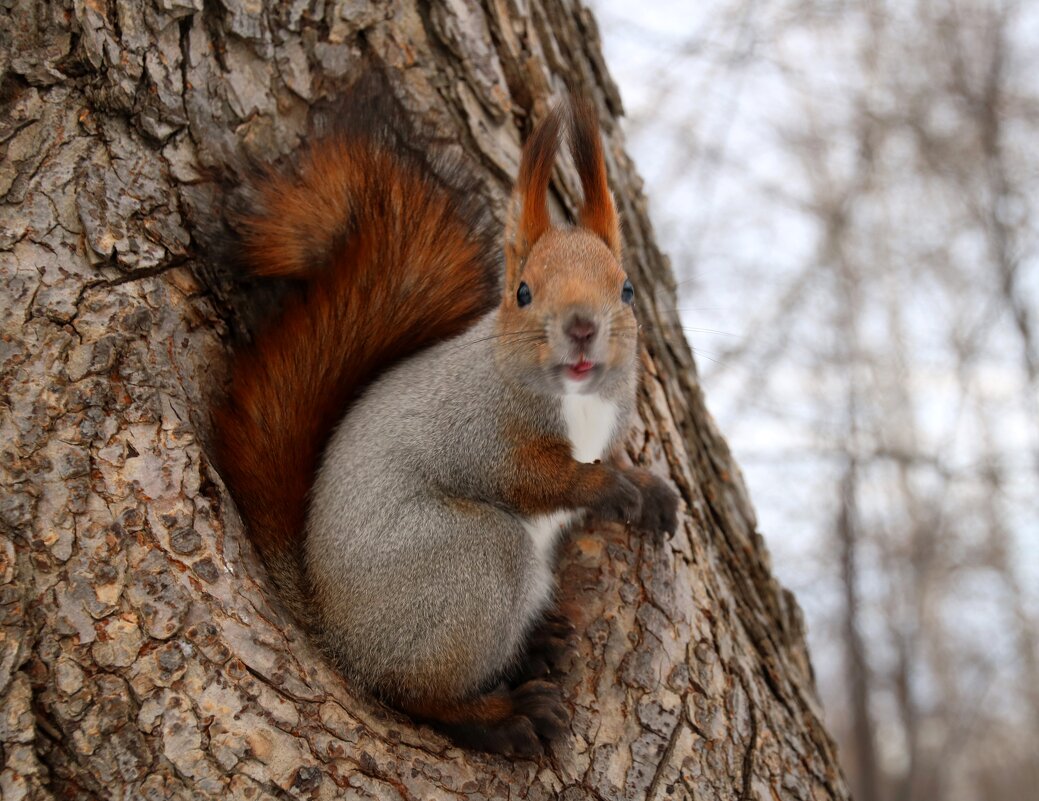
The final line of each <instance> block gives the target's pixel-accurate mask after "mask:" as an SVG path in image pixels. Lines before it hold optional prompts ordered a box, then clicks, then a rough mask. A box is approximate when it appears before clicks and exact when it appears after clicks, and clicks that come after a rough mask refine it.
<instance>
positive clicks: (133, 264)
mask: <svg viewBox="0 0 1039 801" xmlns="http://www.w3.org/2000/svg"><path fill="white" fill-rule="evenodd" d="M146 6H147V7H146ZM3 13H4V15H5V17H4V24H5V31H4V39H5V41H4V43H3V44H4V46H3V47H2V48H0V76H2V87H0V102H2V104H3V114H2V116H0V147H2V148H3V154H4V160H3V163H2V164H0V195H2V199H3V207H2V208H3V223H4V224H3V226H2V228H0V277H2V284H0V293H2V295H0V297H2V300H0V317H2V320H3V336H2V339H0V363H2V371H3V373H2V382H3V383H2V405H0V414H2V421H0V453H2V459H0V470H2V471H3V482H4V492H3V497H2V501H0V504H2V505H0V521H2V533H3V539H2V541H0V542H2V545H3V550H2V552H0V598H2V607H0V608H2V625H3V629H2V633H0V695H2V714H0V758H2V762H3V772H2V774H0V789H2V793H3V798H4V799H20V798H34V799H35V798H50V797H60V798H70V799H73V798H74V799H79V798H84V799H85V798H125V799H129V798H135V799H136V798H149V799H151V798H154V799H185V800H187V799H209V798H213V799H227V798H233V799H239V798H241V799H259V798H286V797H300V798H379V799H382V798H405V799H420V800H423V801H424V800H425V799H434V798H458V797H465V798H504V797H522V798H529V799H538V798H549V797H561V798H566V799H571V800H572V799H581V798H596V799H613V798H645V797H653V798H680V797H686V798H688V797H696V798H736V797H739V798H741V799H748V798H755V799H774V798H784V799H786V798H799V799H823V798H846V797H847V793H846V790H845V785H844V781H843V779H842V777H841V774H840V771H839V769H838V767H837V760H836V755H835V752H834V747H833V745H832V743H831V740H830V738H829V737H828V736H827V734H826V732H825V731H824V729H823V727H822V724H821V722H820V713H819V709H818V704H817V701H816V696H815V690H814V686H813V679H812V674H811V667H810V665H809V661H808V656H807V653H806V650H805V643H804V632H803V630H802V624H801V617H800V612H799V610H798V608H797V605H796V603H795V602H794V600H793V599H792V597H791V596H790V595H789V594H788V593H786V592H785V591H784V590H782V589H781V588H780V587H779V586H778V585H777V584H776V583H775V581H774V580H773V579H772V577H771V575H770V572H769V567H768V561H767V554H766V553H765V549H764V547H763V545H762V542H761V539H760V537H759V535H758V534H757V532H756V530H755V521H754V517H753V512H752V510H751V507H750V503H749V501H748V499H747V497H746V493H745V490H744V487H743V484H742V482H741V479H740V475H739V471H738V469H737V467H736V465H735V464H734V463H733V462H732V459H731V457H730V455H729V451H728V449H727V447H726V445H725V443H724V441H723V440H722V439H721V437H720V436H719V434H718V432H717V431H716V429H715V427H714V424H713V423H712V421H711V418H710V416H709V415H708V414H707V412H706V411H705V409H704V404H703V398H702V396H701V393H700V389H699V386H698V384H697V378H696V372H695V369H694V366H693V362H692V358H691V355H690V352H689V349H688V347H687V346H686V344H685V341H684V339H683V337H682V334H681V329H680V328H679V323H678V316H677V313H676V311H675V309H674V304H675V298H674V290H675V287H674V282H673V278H672V276H671V272H670V269H669V267H668V264H667V262H666V260H665V259H664V257H663V256H661V254H660V253H659V251H658V250H657V248H656V246H655V244H654V241H653V234H652V230H651V228H650V225H649V222H648V219H647V215H646V206H645V200H644V198H643V197H642V196H641V194H640V183H639V179H638V177H637V175H636V174H635V172H634V169H633V168H632V165H631V162H630V161H629V160H628V158H627V156H626V155H625V153H624V150H623V141H622V137H621V134H620V132H619V130H618V128H617V126H616V124H615V123H614V122H613V119H614V118H615V117H617V116H618V115H619V114H620V113H621V107H620V100H619V98H618V95H617V89H616V87H615V86H614V85H613V83H612V82H611V81H610V78H609V75H608V74H607V72H606V68H605V66H604V64H603V59H602V55H601V53H600V50H599V43H598V36H597V31H596V27H595V23H594V21H593V20H592V18H591V16H590V15H589V13H588V12H587V11H586V10H585V9H583V8H582V7H581V6H580V5H578V4H577V3H576V2H573V1H572V0H526V2H520V0H487V2H485V3H483V4H478V3H476V2H475V1H474V0H450V2H445V3H441V4H437V5H436V6H435V7H433V8H429V7H428V6H427V4H424V3H423V4H420V7H419V8H418V9H415V8H412V7H410V4H406V5H404V6H402V5H401V4H398V3H394V2H389V1H388V0H383V1H382V2H376V3H372V4H366V3H363V2H349V1H347V0H309V2H308V1H307V0H294V1H293V2H284V3H276V2H273V0H263V2H261V0H249V1H248V2H246V1H245V0H219V2H218V1H217V0H211V2H205V3H203V0H155V1H154V2H153V3H148V4H145V3H139V2H135V0H64V2H61V1H60V0H51V1H50V2H43V1H42V0H8V2H7V3H5V11H4V12H3ZM372 63H381V64H384V65H387V66H388V67H389V69H390V71H391V73H392V75H393V77H394V79H395V80H396V81H398V82H399V86H400V93H401V95H402V99H403V101H404V102H405V103H406V104H407V106H408V107H409V109H411V110H412V111H413V113H414V115H415V116H416V117H417V118H421V119H422V120H423V121H425V122H426V123H428V124H430V125H431V126H432V127H433V128H434V129H435V130H436V131H438V132H439V133H440V134H442V136H443V137H444V139H445V141H449V142H457V143H458V146H459V147H460V148H462V149H463V150H464V151H465V152H466V153H467V154H469V156H470V157H471V159H472V161H473V163H474V164H475V165H476V167H477V169H478V170H479V171H480V172H481V174H482V175H483V176H484V178H485V185H486V197H487V201H488V202H489V203H490V204H491V205H492V207H493V208H494V209H496V211H497V213H498V215H499V218H500V216H501V212H502V210H503V209H504V200H505V198H506V195H507V192H508V190H509V187H510V182H511V180H512V178H513V176H514V175H515V172H516V168H517V161H518V154H519V144H520V130H521V129H523V128H525V127H526V126H527V124H528V122H529V120H530V118H531V116H532V115H536V114H539V113H541V112H542V111H543V110H544V109H545V108H546V107H547V105H548V103H550V102H551V98H552V96H553V95H555V96H558V93H559V90H560V89H561V88H562V86H563V85H564V80H566V81H570V82H571V83H572V84H573V85H574V86H576V87H578V90H579V91H580V92H582V93H586V94H587V95H588V96H590V97H591V98H592V99H593V100H594V101H595V102H596V103H597V104H598V106H599V109H600V112H601V116H602V118H603V121H604V126H605V134H606V136H607V138H608V150H607V158H608V161H609V168H610V175H611V181H612V184H613V187H614V189H615V190H616V193H617V199H618V203H619V206H620V210H621V213H622V216H623V219H624V224H625V243H626V249H627V267H628V270H629V271H630V273H631V274H632V278H633V280H634V282H635V284H636V286H637V288H638V292H639V294H638V298H639V301H638V314H639V316H640V318H641V320H642V322H643V325H644V332H643V333H644V343H645V352H644V354H643V364H644V368H645V369H644V373H645V380H644V386H643V389H642V390H641V393H640V399H639V412H640V417H641V420H640V422H639V423H638V424H637V425H636V430H635V431H634V432H633V433H632V436H631V438H630V441H629V444H628V456H629V457H630V458H632V459H633V460H640V461H642V462H644V463H647V464H650V465H652V466H653V467H655V468H656V469H658V470H659V471H661V472H662V473H668V474H670V476H671V478H672V480H673V481H674V483H675V484H676V486H677V487H678V488H679V490H680V492H681V495H682V498H683V501H684V504H683V518H682V525H681V527H680V530H679V532H678V533H677V534H676V535H675V536H674V537H673V538H672V539H671V540H669V541H666V542H653V541H650V540H648V539H646V538H645V537H640V536H637V535H634V534H630V533H628V532H626V531H625V530H623V529H622V528H620V527H617V526H599V527H596V528H595V529H594V530H592V529H589V530H583V531H579V532H575V533H574V534H573V536H572V537H571V538H570V540H569V541H568V543H567V544H566V545H565V547H564V548H563V549H562V552H561V564H560V567H559V571H558V575H559V580H560V587H561V593H560V594H561V597H562V599H563V601H564V602H565V603H566V604H567V605H568V607H569V608H571V609H572V610H574V611H575V617H576V623H577V625H578V629H579V634H580V645H579V647H580V659H579V661H578V664H577V666H576V667H575V669H574V670H573V672H572V674H571V675H570V676H569V677H568V679H567V681H566V684H565V686H566V693H567V697H568V699H569V701H570V703H571V704H572V706H573V710H574V722H573V727H572V728H573V732H572V735H571V736H569V737H568V738H567V740H566V741H565V742H563V743H561V744H560V745H559V746H558V747H556V748H555V749H554V750H553V751H552V753H551V754H549V755H547V756H546V757H544V758H543V759H541V760H540V761H523V760H517V761H509V760H505V759H502V758H498V757H492V756H487V755H482V754H474V753H469V752H466V751H462V750H460V749H458V748H454V747H452V746H451V745H450V744H449V743H448V742H447V741H445V740H444V739H443V738H442V737H440V736H439V735H438V734H436V733H435V732H433V731H432V730H430V729H428V728H425V727H420V726H416V725H415V724H413V723H411V722H410V721H409V720H407V719H406V718H404V717H402V716H400V715H398V714H396V713H394V712H392V711H390V710H387V709H385V708H383V707H381V706H379V705H378V704H376V703H374V702H372V701H370V700H366V699H364V698H361V697H355V696H354V695H352V694H351V693H350V691H349V688H348V687H347V686H346V685H345V683H344V682H343V681H342V680H341V679H340V678H339V677H338V676H337V675H336V674H335V673H334V672H333V671H332V670H331V669H330V668H329V667H328V665H326V664H325V663H324V662H322V660H321V659H320V658H319V657H318V656H317V654H316V653H315V651H314V649H313V648H312V647H311V646H310V644H309V643H308V642H307V641H306V640H305V639H304V637H303V636H302V635H301V634H300V632H299V630H298V629H297V628H296V626H295V625H293V623H292V622H291V620H290V619H289V618H288V617H287V616H286V614H285V613H284V611H283V610H282V608H281V606H280V605H279V604H278V602H277V599H276V597H275V596H274V595H273V593H271V592H270V588H269V587H268V585H267V579H266V576H265V574H264V571H263V569H262V567H261V566H260V565H259V563H258V560H257V558H256V556H255V554H254V553H253V551H252V550H251V548H250V546H249V545H248V544H246V543H247V540H246V539H245V537H244V535H243V531H242V527H241V523H240V521H239V519H238V516H237V514H236V513H235V511H234V507H233V505H232V503H231V502H230V500H229V499H228V496H227V494H226V492H225V490H224V487H223V484H222V482H221V480H220V476H219V475H218V474H217V473H216V472H215V470H214V469H213V467H212V464H211V462H210V461H209V459H208V457H207V441H208V415H207V409H208V408H209V406H210V402H211V399H212V398H213V397H214V396H215V395H217V394H218V393H219V392H220V391H221V389H222V387H223V382H224V381H225V379H226V376H227V354H228V352H229V351H230V349H231V346H232V342H231V340H232V339H233V337H232V336H230V334H232V333H240V332H242V331H247V330H248V328H249V327H250V325H251V324H252V323H251V321H252V320H255V319H257V317H258V316H259V315H260V314H261V313H262V310H263V306H264V303H266V304H267V305H270V303H271V301H272V296H271V294H270V293H264V294H262V295H261V294H258V293H257V291H256V289H255V287H253V288H246V289H243V288H242V287H240V286H237V285H236V284H235V282H234V281H233V280H232V276H231V274H230V273H229V272H228V271H227V270H226V269H225V268H224V266H223V265H222V264H221V263H220V260H219V258H216V257H214V256H213V253H214V250H213V249H212V247H204V246H203V245H205V243H207V242H210V241H213V240H214V239H215V236H214V235H215V234H218V233H219V225H217V224H216V223H215V222H214V221H215V220H218V219H219V217H220V214H219V209H220V208H221V207H222V198H221V194H220V189H219V184H218V183H217V182H216V181H215V180H213V176H214V175H215V174H216V172H217V171H218V170H219V169H220V168H222V167H225V166H226V165H227V164H229V163H232V162H233V161H234V160H235V159H236V158H238V159H240V158H241V157H242V156H243V155H245V154H248V155H252V156H258V157H260V158H262V159H265V160H269V159H272V158H275V157H276V156H277V155H279V154H283V153H285V152H288V151H289V150H290V149H291V148H292V147H293V146H295V144H296V143H297V142H298V141H299V139H300V137H301V136H302V135H303V134H304V133H305V131H306V127H307V119H308V115H309V114H310V112H311V110H312V108H313V107H314V106H315V104H318V103H320V102H321V101H322V100H326V99H334V97H335V96H336V94H337V91H338V90H339V89H340V88H341V87H343V86H344V85H345V84H346V83H348V82H349V81H350V80H351V79H352V78H353V77H355V76H356V75H358V74H360V73H361V72H362V71H363V70H364V69H365V65H366V64H372ZM562 175H563V179H564V180H563V181H562V184H563V186H562V187H561V189H560V190H559V192H558V194H557V197H556V199H557V201H559V203H560V204H561V205H563V206H565V207H567V208H569V209H571V210H572V209H573V208H574V207H575V201H576V199H577V197H578V193H579V184H578V183H577V181H576V179H575V176H574V173H573V171H572V170H571V169H570V168H564V169H563V170H562ZM261 297H262V298H264V299H265V300H264V302H263V303H261V302H260V298H261ZM273 300H274V302H276V297H274V298H273Z"/></svg>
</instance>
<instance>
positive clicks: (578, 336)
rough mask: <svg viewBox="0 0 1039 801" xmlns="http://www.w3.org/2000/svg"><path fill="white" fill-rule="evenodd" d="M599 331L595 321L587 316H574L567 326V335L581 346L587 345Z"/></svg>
mask: <svg viewBox="0 0 1039 801" xmlns="http://www.w3.org/2000/svg"><path fill="white" fill-rule="evenodd" d="M596 331H598V328H597V327H596V325H595V323H593V322H592V321H591V320H589V319H588V318H586V317H574V318H573V319H572V320H570V324H569V325H568V326H567V327H566V335H567V336H568V337H570V340H571V341H572V342H573V343H574V344H575V345H577V346H578V347H580V348H584V347H587V346H588V344H589V343H590V342H591V341H592V337H594V336H595V332H596Z"/></svg>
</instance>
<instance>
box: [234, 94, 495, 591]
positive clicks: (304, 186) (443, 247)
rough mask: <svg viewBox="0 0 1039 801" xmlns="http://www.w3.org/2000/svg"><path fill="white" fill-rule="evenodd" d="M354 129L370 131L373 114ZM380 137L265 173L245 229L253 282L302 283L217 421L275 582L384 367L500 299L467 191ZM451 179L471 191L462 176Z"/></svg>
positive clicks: (295, 552)
mask: <svg viewBox="0 0 1039 801" xmlns="http://www.w3.org/2000/svg"><path fill="white" fill-rule="evenodd" d="M358 113H359V114H367V115H369V116H370V117H372V118H373V119H378V117H377V116H375V115H376V112H375V111H373V109H371V108H370V107H367V108H362V109H359V110H358ZM378 124H379V123H376V122H372V123H368V122H363V123H362V128H361V130H353V131H350V132H345V131H340V132H339V133H337V134H334V135H331V136H329V137H327V138H325V139H323V140H321V141H318V142H317V143H315V144H314V145H312V146H310V147H309V148H308V149H307V150H306V151H304V153H303V155H302V157H301V159H300V161H299V163H298V165H297V168H296V169H295V170H293V171H285V172H280V173H274V172H268V173H267V174H266V175H264V176H263V177H262V178H261V180H260V182H259V185H258V186H257V187H255V188H254V193H253V194H254V201H255V206H254V208H253V209H252V210H251V211H249V212H248V213H246V214H245V215H244V217H243V218H242V220H241V226H240V227H241V229H242V231H243V243H242V244H243V251H244V256H245V261H246V266H247V268H248V269H249V270H251V271H252V272H253V273H255V274H257V275H262V276H293V277H302V278H306V279H308V283H307V285H306V287H305V289H304V291H303V293H302V294H301V295H300V296H296V297H291V298H290V299H289V300H287V301H286V303H285V306H284V311H283V313H282V314H281V316H280V318H279V319H278V320H277V321H275V322H274V324H272V325H270V326H269V327H268V328H266V329H265V330H263V331H261V332H260V333H259V335H258V336H257V337H256V340H255V342H254V344H253V346H252V347H251V348H249V349H247V350H246V351H245V352H243V353H241V354H239V355H238V356H237V358H236V360H235V363H234V367H233V376H232V381H231V387H230V391H229V392H228V396H227V399H226V402H224V403H223V405H221V406H220V407H219V408H218V409H216V410H215V412H214V423H215V425H214V428H215V432H216V437H217V441H216V454H217V459H218V462H219V465H220V469H221V474H222V475H223V476H224V478H225V480H226V482H227V484H228V486H229V488H230V490H231V492H232V494H233V495H234V497H235V500H236V502H237V504H238V508H239V510H240V512H241V514H242V516H243V517H244V518H245V522H246V524H247V527H248V531H249V536H250V538H251V539H252V540H253V542H254V544H255V545H256V547H257V549H258V550H259V551H260V553H261V554H262V556H263V557H264V560H265V561H266V562H267V563H268V566H273V567H274V568H275V569H276V570H279V571H280V573H281V575H284V573H285V570H284V565H285V564H288V563H290V562H291V563H295V564H298V560H299V559H300V558H301V554H302V551H303V547H302V539H303V536H304V523H305V517H306V497H307V493H308V492H309V490H310V486H311V484H312V482H313V478H314V474H315V471H316V469H317V466H318V461H319V458H320V454H321V451H322V449H323V448H324V445H325V443H326V440H327V438H328V436H329V435H330V433H331V431H332V429H333V427H334V426H335V424H336V422H337V421H338V420H339V419H340V418H341V417H342V415H343V414H344V412H345V410H346V408H347V406H348V404H349V403H350V401H351V400H352V399H353V398H355V397H356V395H357V394H358V392H359V391H360V390H361V389H363V387H364V386H365V385H367V384H368V383H369V382H370V381H371V380H372V379H373V378H374V377H375V376H376V375H377V374H378V373H379V372H381V371H382V370H384V369H385V368H386V367H388V366H390V365H392V364H393V363H395V362H397V361H399V360H400V359H402V358H404V357H406V356H408V355H410V354H412V353H415V352H417V351H419V350H421V349H423V348H425V347H428V346H429V345H431V344H433V343H435V342H438V341H440V340H443V339H445V338H448V337H451V336H454V335H456V334H458V333H460V332H462V331H464V330H465V329H466V328H468V327H469V326H470V325H471V324H472V323H473V322H475V321H476V320H477V319H478V318H479V317H480V316H481V315H482V314H484V313H485V312H487V311H488V310H489V308H491V307H493V305H494V303H495V301H496V297H497V296H496V283H497V270H496V266H495V263H494V255H493V254H494V248H493V240H492V238H491V237H490V235H489V234H488V231H487V227H486V223H485V218H484V216H483V211H482V209H481V208H480V206H479V204H478V201H477V198H476V192H475V186H474V185H473V184H472V182H469V183H467V184H466V185H465V186H462V187H458V188H452V186H449V185H448V184H447V183H445V182H444V181H442V180H441V179H439V178H437V177H436V176H435V175H434V173H433V171H432V170H431V166H430V164H429V163H428V162H427V161H426V159H425V157H424V156H422V155H420V154H421V153H422V152H423V150H422V148H419V147H414V146H404V145H403V144H402V142H401V140H400V138H399V137H398V136H397V135H396V134H395V133H393V134H391V133H388V132H387V131H388V127H386V128H379V127H378ZM364 125H367V126H368V128H369V130H365V129H364V127H363V126H364ZM355 127H356V126H355ZM440 167H441V168H442V170H443V169H449V167H445V165H443V164H441V165H440ZM451 177H452V178H453V179H454V180H455V181H456V182H464V176H461V175H460V174H459V173H458V171H457V168H456V169H455V172H454V173H452V176H451ZM297 572H298V570H297ZM283 589H286V590H287V591H288V592H291V591H293V590H294V589H299V590H300V591H303V588H291V587H290V588H283Z"/></svg>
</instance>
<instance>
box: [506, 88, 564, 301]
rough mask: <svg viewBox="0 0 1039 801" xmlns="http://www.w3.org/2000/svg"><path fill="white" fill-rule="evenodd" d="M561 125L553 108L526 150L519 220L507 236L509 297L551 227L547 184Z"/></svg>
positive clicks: (522, 162)
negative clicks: (524, 267) (527, 259)
mask: <svg viewBox="0 0 1039 801" xmlns="http://www.w3.org/2000/svg"><path fill="white" fill-rule="evenodd" d="M562 123H563V115H562V113H561V111H560V109H558V108H556V109H553V110H552V111H551V112H549V114H548V116H547V117H545V119H543V120H542V121H541V122H540V123H538V125H537V126H536V127H535V128H534V131H533V132H532V133H531V135H530V138H529V139H527V143H526V145H524V147H523V155H522V157H521V159H520V171H519V177H518V178H517V180H516V188H515V190H514V192H513V203H514V207H515V208H514V209H513V214H514V215H515V216H517V217H518V224H516V228H515V230H514V231H511V232H510V234H509V235H508V236H507V237H506V238H507V239H508V240H509V247H508V251H507V253H506V262H505V289H506V294H509V293H511V292H512V291H514V290H515V288H516V283H517V281H518V276H519V273H520V270H521V269H522V266H523V262H524V260H525V259H526V258H527V255H528V254H529V253H530V249H531V248H532V247H534V244H535V243H536V242H537V241H538V240H539V239H540V238H541V236H542V235H543V234H544V233H545V232H546V231H548V230H549V229H551V227H552V219H551V217H550V216H549V213H548V185H549V182H550V181H551V180H552V169H553V167H554V166H555V161H556V153H557V152H558V150H559V132H560V128H561V126H562Z"/></svg>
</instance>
